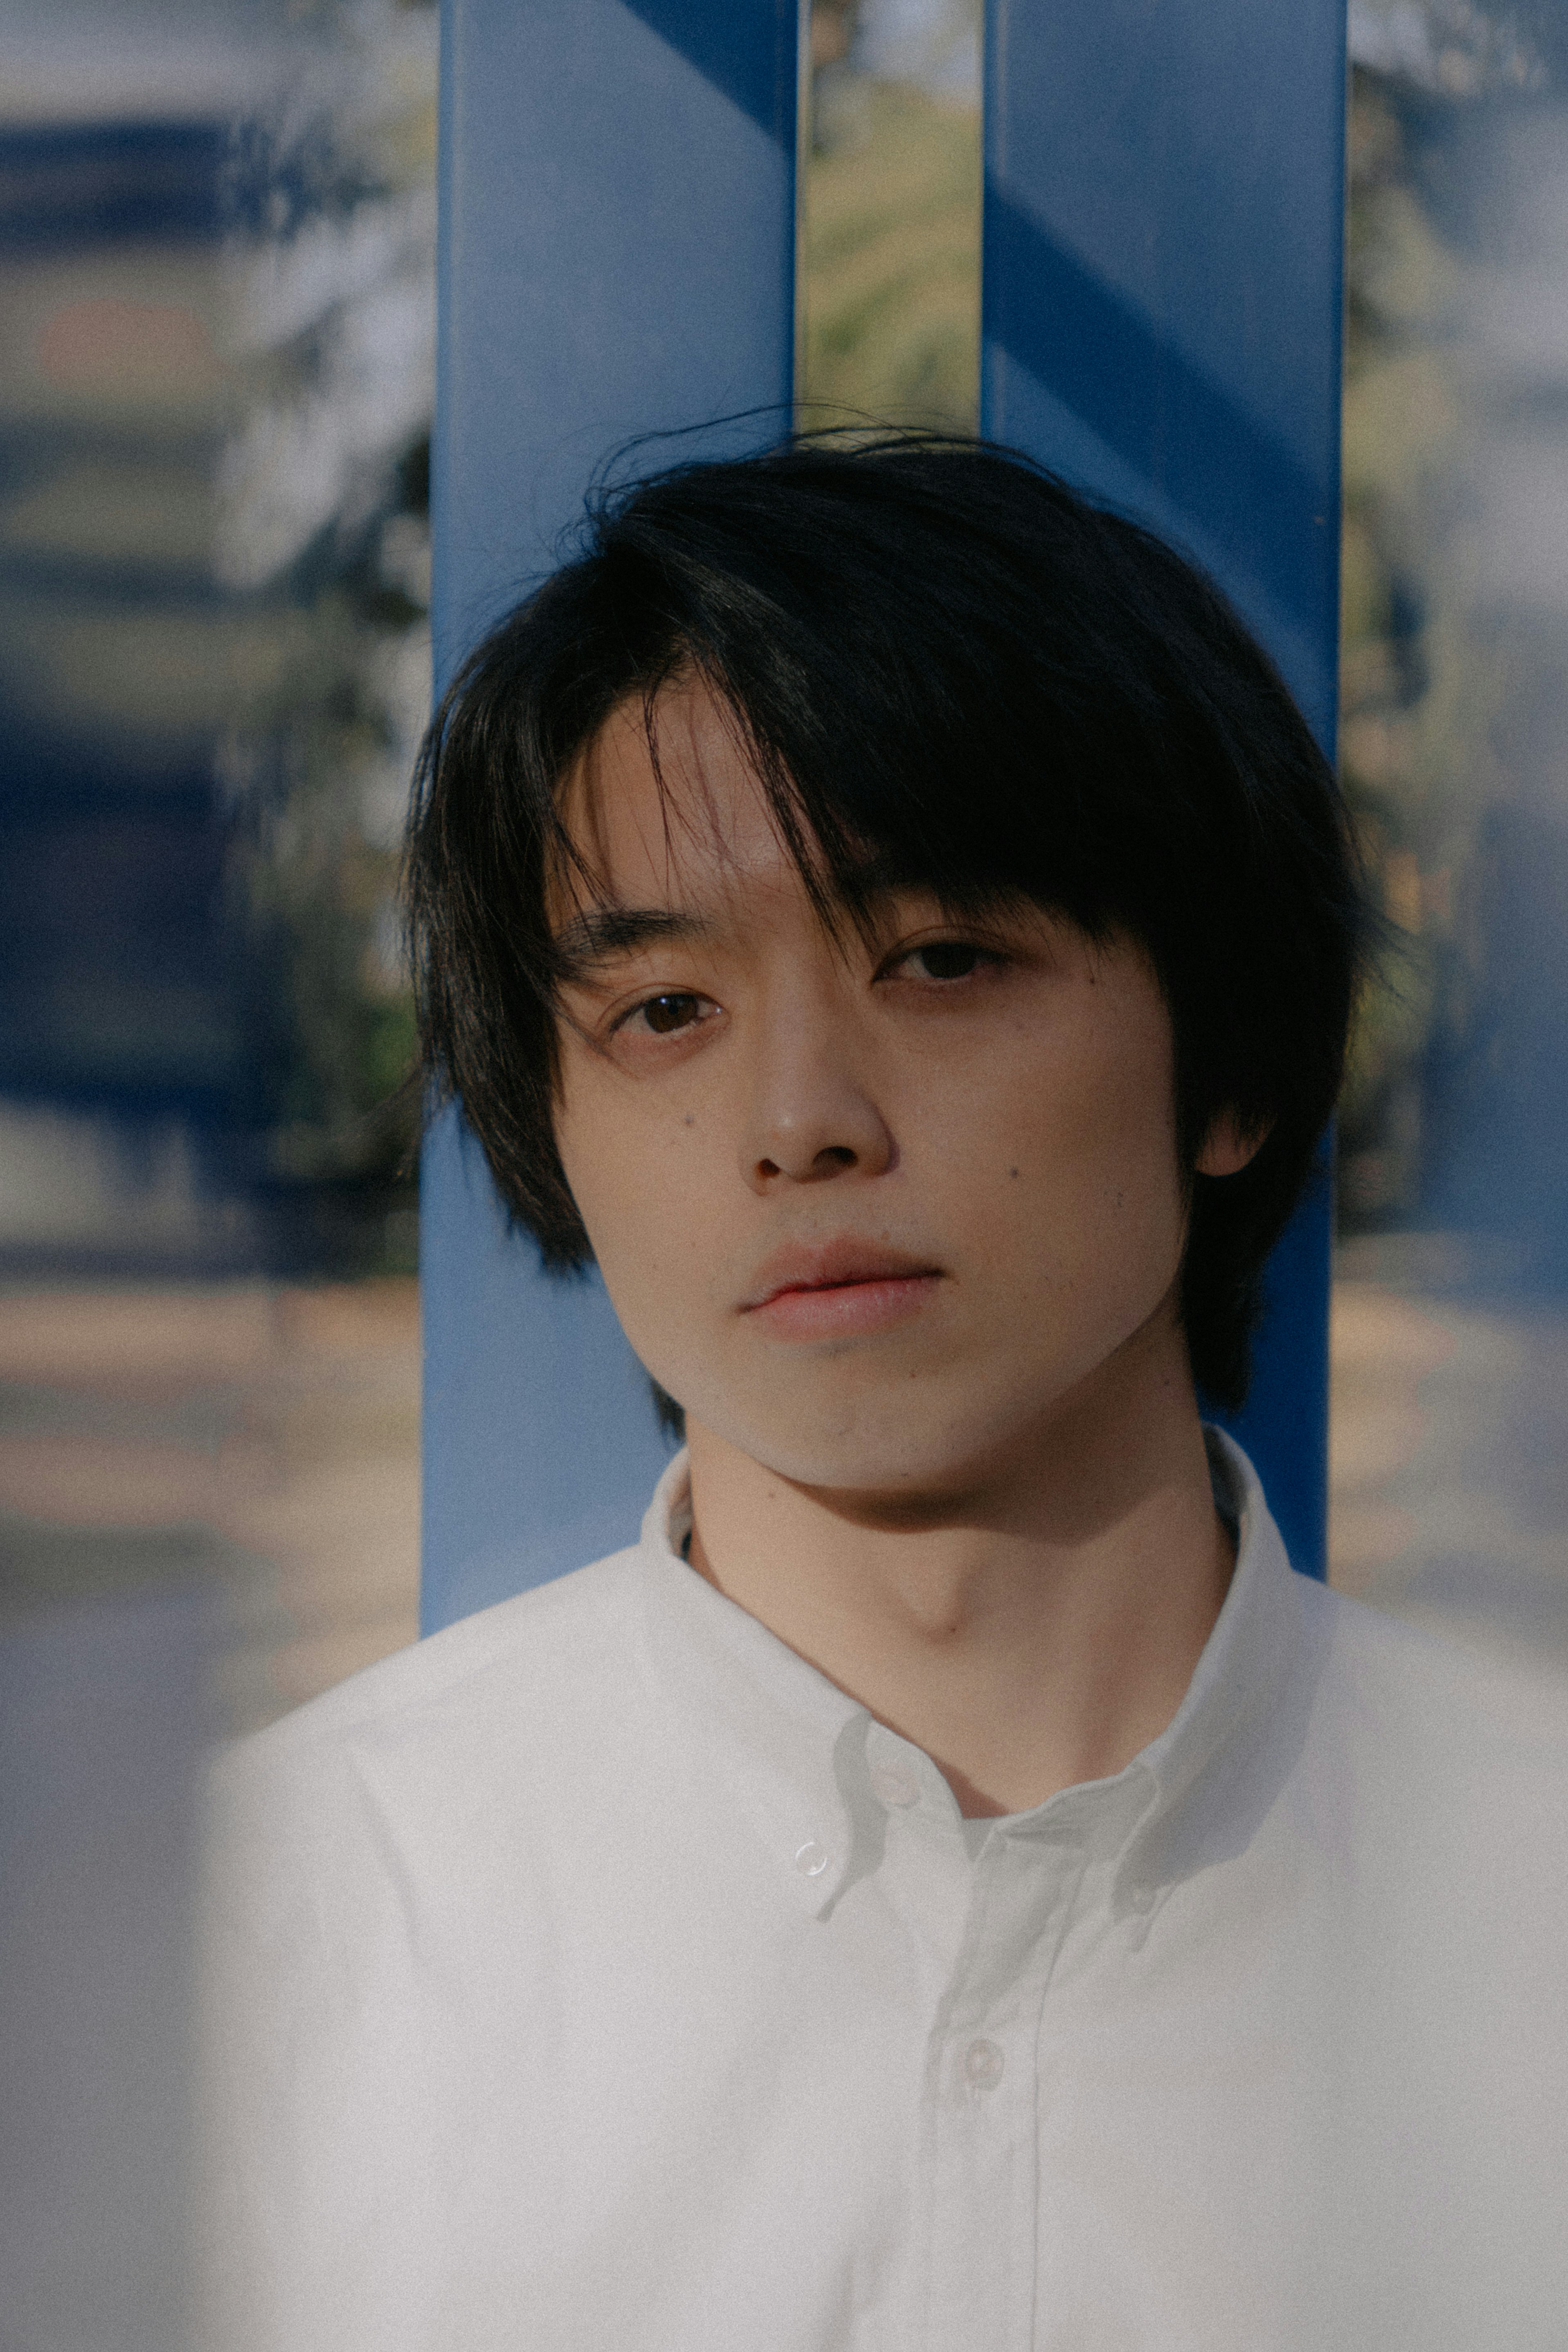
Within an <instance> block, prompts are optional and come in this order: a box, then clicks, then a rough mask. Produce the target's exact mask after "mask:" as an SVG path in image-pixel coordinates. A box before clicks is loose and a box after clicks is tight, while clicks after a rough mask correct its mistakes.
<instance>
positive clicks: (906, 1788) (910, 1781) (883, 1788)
mask: <svg viewBox="0 0 1568 2352" xmlns="http://www.w3.org/2000/svg"><path fill="white" fill-rule="evenodd" d="M871 1785H872V1787H873V1789H874V1790H876V1793H877V1795H878V1796H879V1797H880V1798H881V1799H882V1801H883V1804H884V1805H912V1804H914V1802H915V1799H916V1798H917V1797H918V1796H919V1794H920V1783H919V1781H918V1780H916V1779H915V1775H914V1773H913V1772H912V1771H911V1770H910V1769H909V1767H908V1765H907V1764H878V1765H877V1766H876V1767H875V1769H873V1773H872V1776H871Z"/></svg>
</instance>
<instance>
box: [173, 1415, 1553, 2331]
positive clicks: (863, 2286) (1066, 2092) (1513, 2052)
mask: <svg viewBox="0 0 1568 2352" xmlns="http://www.w3.org/2000/svg"><path fill="white" fill-rule="evenodd" d="M1210 1444H1211V1449H1212V1450H1213V1451H1214V1453H1215V1457H1216V1459H1217V1461H1218V1463H1219V1464H1220V1465H1221V1468H1222V1471H1223V1474H1224V1475H1227V1476H1228V1478H1229V1480H1230V1482H1231V1486H1232V1491H1233V1494H1234V1496H1235V1498H1236V1500H1237V1502H1238V1504H1239V1527H1240V1542H1239V1559H1238V1565H1237V1569H1236V1573H1235V1576H1234V1578H1233V1580H1232V1583H1231V1587H1230V1591H1229V1593H1228V1598H1227V1600H1226V1602H1225V1605H1224V1608H1223V1610H1222V1612H1221V1614H1220V1617H1219V1619H1218V1623H1217V1624H1216V1626H1215V1629H1214V1632H1213V1633H1212V1635H1211V1637H1210V1639H1209V1642H1208V1643H1207V1647H1206V1648H1205V1650H1204V1653H1203V1655H1202V1658H1201V1660H1200V1662H1199V1664H1198V1666H1197V1672H1196V1674H1195V1675H1194V1677H1193V1681H1192V1684H1191V1686H1190V1688H1189V1690H1188V1692H1187V1694H1186V1698H1185V1700H1184V1701H1183V1704H1182V1706H1181V1707H1180V1709H1179V1711H1178V1713H1177V1715H1176V1717H1175V1719H1174V1721H1173V1722H1172V1723H1171V1724H1170V1726H1169V1727H1168V1728H1167V1729H1166V1731H1165V1732H1164V1733H1163V1734H1162V1735H1161V1737H1160V1738H1157V1739H1155V1741H1153V1742H1152V1744H1151V1745H1150V1746H1148V1747H1147V1748H1145V1749H1144V1750H1143V1752H1142V1754H1141V1755H1139V1756H1138V1757H1137V1758H1136V1759H1134V1761H1133V1762H1132V1763H1131V1764H1129V1765H1128V1767H1127V1768H1126V1769H1125V1770H1124V1771H1123V1772H1121V1773H1119V1774H1117V1775H1116V1777H1115V1778H1114V1779H1112V1780H1103V1781H1097V1782H1094V1783H1092V1784H1088V1785H1084V1786H1082V1787H1078V1788H1074V1789H1069V1790H1064V1791H1063V1792H1061V1794H1059V1795H1057V1796H1055V1797H1052V1798H1051V1800H1050V1801H1049V1802H1047V1803H1045V1804H1043V1805H1040V1806H1039V1807H1037V1808H1036V1809H1035V1810H1034V1811H1030V1812H1026V1813H1019V1814H1015V1815H1012V1816H1009V1817H1008V1818H1006V1819H1002V1820H998V1821H991V1822H969V1823H965V1822H963V1821H962V1820H961V1819H960V1816H959V1814H958V1811H957V1808H956V1804H955V1802H954V1800H953V1797H952V1794H951V1792H950V1790H948V1788H947V1786H946V1782H945V1780H943V1778H942V1776H941V1774H940V1773H939V1772H938V1771H937V1769H936V1767H935V1765H934V1764H933V1763H932V1761H931V1759H929V1758H928V1757H927V1756H925V1754H924V1753H923V1752H922V1751H921V1750H920V1749H918V1748H915V1747H913V1746H912V1745H911V1744H910V1743H909V1742H908V1741H906V1740H904V1739H902V1738H899V1737H897V1736H896V1735H895V1734H894V1733H893V1732H892V1731H890V1730H888V1729H887V1728H886V1727H883V1726H882V1725H880V1724H878V1723H876V1722H874V1721H873V1719H872V1717H870V1716H869V1715H868V1713H867V1712H866V1710H865V1709H864V1708H863V1707H862V1706H859V1705H858V1704H857V1703H856V1702H855V1701H854V1700H853V1699H852V1698H850V1697H848V1696H845V1695H844V1694H843V1693H842V1692H841V1691H840V1690H838V1689H837V1688H836V1687H835V1686H834V1685H832V1684H831V1683H829V1682H828V1681H827V1680H826V1679H825V1678H824V1677H823V1676H822V1675H820V1674H819V1673H818V1672H816V1670H815V1669H814V1668H813V1667H811V1666H810V1665H809V1664H806V1663H805V1662H804V1661H803V1660H802V1659H801V1658H800V1657H799V1656H797V1655H796V1654H794V1653H793V1652H791V1651H790V1650H789V1649H788V1648H787V1647H786V1646H785V1645H784V1644H783V1643H781V1642H779V1641H778V1640H777V1639H776V1638H775V1637H774V1636H773V1635H772V1634H771V1633H768V1632H767V1630H766V1629H765V1628H764V1627H763V1626H762V1625H761V1624H759V1623H758V1622H757V1621H756V1620H755V1619H753V1618H752V1617H750V1616H748V1615H747V1613H746V1612H744V1611H742V1610H740V1609H739V1608H737V1606H735V1604H733V1603H732V1602H730V1601H727V1600H726V1599H724V1598H723V1596H722V1595H721V1594H719V1593H718V1592H717V1591H715V1590H714V1589H713V1588H712V1587H711V1586H710V1585H709V1584H707V1583H706V1581H705V1580H703V1579H702V1577H701V1576H699V1575H698V1574H697V1573H696V1571H695V1570H693V1569H691V1568H690V1567H688V1566H687V1565H686V1564H685V1561H684V1560H683V1559H682V1558H681V1557H680V1545H681V1543H682V1541H683V1539H684V1538H685V1532H686V1529H687V1527H688V1526H689V1504H688V1501H687V1488H686V1478H685V1457H684V1456H678V1457H677V1458H676V1460H675V1461H674V1463H673V1464H672V1465H671V1467H670V1469H669V1471H668V1473H667V1475H665V1477H664V1479H663V1480H662V1481H661V1483H660V1486H659V1489H658V1491H657V1493H656V1494H655V1496H654V1498H653V1504H652V1506H651V1507H650V1510H649V1513H648V1516H647V1518H646V1520H645V1522H644V1525H643V1535H642V1539H641V1541H640V1542H639V1543H638V1544H637V1545H635V1546H633V1547H632V1549H628V1550H626V1551H622V1552H618V1553H616V1554H615V1555H613V1556H612V1558H610V1559H604V1560H601V1561H599V1562H598V1563H597V1564H596V1565H595V1566H593V1567H591V1568H586V1569H583V1570H580V1571H578V1572H577V1573H576V1574H575V1575H572V1576H568V1577H565V1578H563V1579H561V1580H559V1581H558V1582H556V1583H554V1584H550V1585H547V1586H545V1587H542V1588H540V1589H538V1590H537V1591H530V1592H527V1593H524V1594H521V1595H519V1596H518V1597H517V1599H516V1600H513V1601H504V1602H502V1603H501V1604H500V1605H499V1606H498V1607H497V1608H493V1609H489V1610H486V1611H485V1612H483V1613H481V1614H480V1615H478V1616H476V1617H473V1618H470V1619H468V1620H467V1621H465V1622H463V1623H461V1624H458V1625H455V1626H453V1627H451V1628H450V1629H448V1630H447V1631H446V1632H444V1633H439V1634H437V1635H435V1636H434V1637H433V1638H432V1639H430V1640H428V1641H425V1642H423V1643H420V1644H419V1645H418V1646H417V1647H415V1648H413V1649H412V1650H409V1651H405V1652H403V1653H401V1654H398V1655H397V1656H394V1657H392V1658H390V1659H388V1660H386V1661H385V1662H383V1663H382V1664H380V1665H378V1666H373V1667H371V1668H370V1669H369V1670H368V1671H367V1672H365V1673H363V1674H361V1675H356V1676H355V1677H353V1679H352V1680H351V1681H350V1682H349V1683H347V1684H345V1685H341V1686H340V1688H339V1689H337V1690H335V1691H333V1692H330V1693H329V1694H328V1695H327V1696H325V1697H324V1698H321V1699H319V1700H316V1701H315V1702H313V1703H312V1704H311V1705H309V1706H305V1707H303V1708H301V1709H299V1710H298V1713H296V1714H295V1715H293V1716H290V1717H287V1718H285V1719H284V1720H283V1721H282V1722H280V1723H278V1724H277V1725H275V1726H273V1727H271V1728H270V1729H269V1730H267V1731H266V1732H263V1733H261V1734H259V1735H258V1736H256V1738H252V1739H250V1740H248V1741H246V1742H244V1743H242V1744H240V1745H239V1746H238V1747H237V1748H235V1749H233V1750H231V1751H230V1752H229V1753H228V1754H227V1755H226V1756H225V1758H224V1759H223V1760H222V1761H221V1763H220V1765H219V1768H218V1769H217V1772H216V1774H215V1778H214V1795H213V1806H212V1812H211V1849H210V1852H211V1864H210V1870H209V1889H208V1903H207V1914H206V1927H205V1939H204V2000H205V2045H204V2046H205V2055H204V2125H203V2152H202V2163H201V2179H200V2193H201V2201H202V2212H201V2217H200V2234H201V2239H202V2243H203V2248H204V2287H203V2290H202V2292H203V2297H204V2304H203V2315H202V2317H201V2320H200V2322H199V2328H198V2340H199V2341H200V2343H201V2345H202V2347H203V2352H840V2347H844V2352H851V2348H852V2352H1047V2348H1048V2347H1049V2352H1287V2347H1288V2352H1297V2347H1301V2352H1317V2347H1323V2352H1329V2347H1333V2352H1352V2348H1353V2347H1368V2352H1373V2347H1375V2352H1403V2348H1404V2347H1410V2352H1416V2347H1419V2352H1446V2347H1453V2352H1490V2348H1491V2347H1497V2352H1504V2348H1505V2347H1506V2352H1562V2347H1568V2120H1565V2118H1568V2028H1565V2022H1564V2020H1565V2015H1568V1966H1565V1961H1568V1936H1565V1927H1568V1903H1565V1900H1564V1887H1565V1883H1568V1872H1565V1868H1564V1864H1565V1860H1568V1835H1565V1832H1564V1810H1565V1808H1564V1800H1565V1796H1568V1769H1565V1763H1568V1756H1565V1749H1568V1743H1565V1741H1564V1738H1563V1733H1562V1729H1561V1727H1560V1726H1559V1725H1558V1723H1557V1722H1556V1721H1555V1720H1554V1719H1553V1718H1552V1711H1551V1708H1550V1705H1549V1702H1548V1700H1547V1699H1546V1697H1545V1696H1541V1697H1539V1698H1537V1697H1536V1696H1534V1695H1533V1693H1532V1691H1531V1686H1529V1685H1523V1684H1521V1685H1517V1686H1516V1685H1512V1684H1511V1683H1510V1682H1509V1681H1508V1680H1506V1679H1505V1678H1499V1677H1496V1676H1489V1675H1487V1674H1485V1673H1483V1672H1482V1670H1480V1669H1479V1667H1477V1666H1476V1665H1474V1664H1471V1663H1470V1662H1469V1660H1468V1659H1467V1658H1465V1657H1463V1656H1462V1655H1460V1654H1458V1653H1456V1652H1452V1651H1449V1650H1448V1649H1447V1648H1446V1647H1445V1646H1444V1645H1443V1644H1441V1643H1438V1642H1437V1641H1434V1640H1431V1639H1429V1638H1427V1637H1426V1636H1424V1635H1421V1634H1419V1633H1415V1632H1413V1631H1411V1630H1410V1629H1408V1628H1406V1627H1403V1626H1400V1625H1396V1624H1395V1623H1393V1622H1388V1621H1386V1620H1384V1619H1381V1618H1379V1617H1377V1616H1376V1615H1375V1614H1374V1613H1373V1612H1370V1611H1368V1610H1365V1609H1363V1608H1361V1607H1359V1606H1357V1605H1356V1604H1355V1603H1354V1602H1352V1601H1346V1600H1344V1599H1343V1598H1342V1597H1340V1596H1338V1595H1336V1594H1334V1593H1333V1592H1330V1591H1326V1590H1325V1589H1323V1588H1322V1586H1320V1585H1317V1584H1315V1583H1312V1582H1310V1581H1309V1580H1305V1579H1303V1578H1301V1577H1298V1576H1296V1575H1295V1574H1293V1573H1292V1572H1291V1568H1290V1566H1289V1563H1288V1561H1287V1559H1286V1557H1285V1553H1284V1550H1283V1548H1282V1546H1281V1540H1280V1538H1279V1535H1278V1533H1277V1531H1276V1529H1275V1528H1274V1525H1273V1522H1272V1520H1271V1519H1270V1516H1269V1513H1268V1510H1267V1507H1266V1506H1265V1504H1264V1501H1263V1497H1262V1494H1261V1491H1260V1487H1259V1485H1258V1481H1257V1478H1256V1476H1255V1475H1254V1473H1253V1472H1252V1470H1251V1467H1250V1465H1249V1464H1248V1462H1247V1461H1246V1458H1245V1456H1244V1455H1242V1454H1240V1452H1239V1450H1238V1449H1237V1448H1236V1447H1235V1446H1234V1445H1232V1444H1230V1443H1229V1441H1228V1440H1225V1439H1222V1438H1218V1437H1217V1436H1215V1435H1213V1434H1212V1433H1211V1438H1210Z"/></svg>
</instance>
